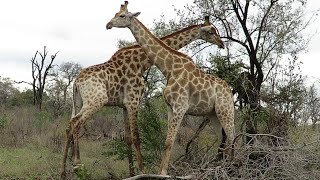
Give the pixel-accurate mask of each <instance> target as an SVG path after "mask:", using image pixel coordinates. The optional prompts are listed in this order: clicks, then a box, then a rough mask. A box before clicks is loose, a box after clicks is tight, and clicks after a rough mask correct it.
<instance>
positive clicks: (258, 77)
mask: <svg viewBox="0 0 320 180" xmlns="http://www.w3.org/2000/svg"><path fill="white" fill-rule="evenodd" d="M306 5H307V0H281V1H279V0H257V1H252V0H245V1H244V0H243V1H241V0H220V1H213V0H194V1H193V3H192V4H190V5H187V6H185V8H184V9H180V10H176V12H177V17H178V18H179V20H178V21H176V23H177V24H188V23H190V22H194V21H195V20H197V19H201V18H202V17H203V15H209V16H210V17H211V19H212V20H211V22H214V25H215V26H216V27H217V29H218V30H219V32H220V35H221V37H222V39H224V40H225V45H226V50H225V51H224V52H221V54H218V55H223V56H225V60H226V61H229V62H235V61H238V62H242V64H243V71H245V72H246V76H244V77H247V80H248V81H249V84H250V86H248V87H250V88H252V89H250V92H252V93H251V97H244V98H246V99H248V100H249V101H247V105H248V106H249V107H250V109H251V110H252V111H253V113H252V116H251V117H250V118H249V119H250V121H251V120H254V119H255V117H254V114H255V113H254V111H256V110H258V108H259V107H260V102H261V98H260V97H261V96H260V92H261V88H262V84H263V82H265V80H266V79H268V75H269V74H270V72H271V71H272V70H273V69H274V67H275V65H276V64H277V63H278V62H280V61H281V60H283V57H284V56H286V57H289V58H285V60H292V59H295V57H296V56H297V55H298V54H299V53H300V52H302V51H304V50H306V49H307V44H308V40H309V39H308V38H307V37H306V36H305V34H303V30H304V29H305V28H306V27H307V26H308V25H310V23H311V22H313V20H314V17H315V14H316V12H314V13H311V15H310V16H308V15H307V14H306ZM169 22H170V21H169ZM222 53H224V54H222ZM250 121H248V124H247V125H248V126H247V128H248V131H249V132H251V133H255V132H256V128H255V127H254V125H253V122H250Z"/></svg>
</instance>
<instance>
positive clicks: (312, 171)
mask: <svg viewBox="0 0 320 180" xmlns="http://www.w3.org/2000/svg"><path fill="white" fill-rule="evenodd" d="M246 136H249V135H246ZM250 136H251V137H253V141H254V143H253V144H251V143H250V144H245V145H244V146H242V147H241V148H240V149H237V150H236V156H235V157H236V158H235V160H234V161H228V159H227V160H225V161H216V158H215V155H214V154H209V153H203V152H202V153H201V152H197V154H196V155H195V156H190V155H189V156H188V157H185V158H183V159H181V160H179V161H177V162H175V163H174V164H173V165H172V166H171V173H172V174H175V175H180V176H182V175H189V174H194V175H195V176H196V179H277V180H278V179H288V180H289V179H290V180H291V179H299V180H300V179H306V180H311V179H315V180H316V179H320V153H319V150H318V149H320V140H319V139H318V140H315V141H313V142H310V141H308V144H299V145H297V144H295V145H294V144H291V143H289V145H286V146H284V145H282V144H283V142H282V141H283V139H281V138H278V137H275V136H270V135H250ZM271 140H272V142H273V144H272V145H268V144H269V143H268V142H271ZM275 142H279V144H275Z"/></svg>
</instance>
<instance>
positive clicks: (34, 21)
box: [0, 0, 320, 81]
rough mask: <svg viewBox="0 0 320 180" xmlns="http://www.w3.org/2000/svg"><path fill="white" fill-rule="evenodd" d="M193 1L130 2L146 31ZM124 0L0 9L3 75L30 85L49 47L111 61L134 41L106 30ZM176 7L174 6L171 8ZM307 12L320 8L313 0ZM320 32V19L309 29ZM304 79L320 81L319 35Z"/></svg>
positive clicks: (14, 4)
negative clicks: (123, 43)
mask: <svg viewBox="0 0 320 180" xmlns="http://www.w3.org/2000/svg"><path fill="white" fill-rule="evenodd" d="M191 2H192V0H157V1H156V0H152V1H151V0H131V1H129V10H130V11H132V12H135V11H139V12H141V15H140V16H139V19H140V21H141V22H143V23H144V24H145V25H146V26H147V27H151V26H152V25H153V20H154V19H159V18H160V15H161V14H163V15H164V16H165V17H166V19H171V18H174V17H175V13H174V7H177V8H179V9H181V8H183V6H184V5H186V4H187V3H191ZM121 3H123V1H122V0H117V1H116V0H94V1H88V0H7V1H2V2H1V6H0V76H1V77H10V78H11V79H13V80H17V81H21V80H25V81H30V80H31V73H30V69H31V68H30V66H31V65H30V59H31V57H32V56H33V55H34V53H35V52H36V51H37V50H43V46H47V49H48V50H49V55H51V54H53V53H55V52H57V51H59V53H58V55H57V58H56V63H57V64H59V63H61V62H66V61H73V62H78V63H80V64H81V65H82V66H83V67H87V66H90V65H94V64H98V63H102V62H104V61H106V60H108V59H109V58H110V57H111V56H112V54H113V53H114V52H115V51H116V50H117V48H116V44H117V40H118V39H127V40H133V39H134V38H133V36H132V35H131V33H130V31H129V30H128V29H111V30H108V31H107V30H106V28H105V25H106V23H107V21H109V20H110V19H111V18H112V17H113V16H114V14H115V12H116V11H118V10H119V6H120V4H121ZM173 6H174V7H173ZM309 7H310V8H309V9H311V10H315V9H317V8H320V1H319V0H309ZM316 29H318V30H320V19H319V21H318V22H316V23H313V25H312V26H310V27H309V28H308V31H310V32H313V33H314V32H315V30H316ZM300 58H301V60H302V61H303V62H304V64H303V66H302V70H303V73H304V74H305V75H308V76H311V77H314V78H319V79H320V33H317V34H316V36H314V38H313V39H312V41H311V42H310V46H309V52H308V53H306V54H303V55H301V56H300Z"/></svg>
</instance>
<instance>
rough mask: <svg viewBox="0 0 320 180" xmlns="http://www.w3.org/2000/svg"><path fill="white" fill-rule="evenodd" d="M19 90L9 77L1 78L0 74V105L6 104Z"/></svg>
mask: <svg viewBox="0 0 320 180" xmlns="http://www.w3.org/2000/svg"><path fill="white" fill-rule="evenodd" d="M18 92H19V90H18V89H17V88H15V87H14V86H13V81H12V80H11V79H10V78H1V76H0V106H1V105H8V103H9V101H10V99H12V98H13V96H14V95H15V94H16V93H18Z"/></svg>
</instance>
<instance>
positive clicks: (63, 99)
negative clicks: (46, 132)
mask: <svg viewBox="0 0 320 180" xmlns="http://www.w3.org/2000/svg"><path fill="white" fill-rule="evenodd" d="M81 68H82V67H81V65H80V64H78V63H74V62H64V63H62V64H61V65H58V66H55V68H54V69H52V72H51V73H50V78H51V79H50V80H51V81H50V82H49V84H48V88H47V89H46V91H47V92H48V95H49V98H50V103H51V105H52V106H53V110H54V114H55V115H56V116H58V115H60V114H61V113H62V111H63V110H65V109H66V105H67V97H68V94H70V86H71V83H72V82H73V80H74V79H75V77H76V76H77V75H78V74H79V72H80V70H81Z"/></svg>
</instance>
